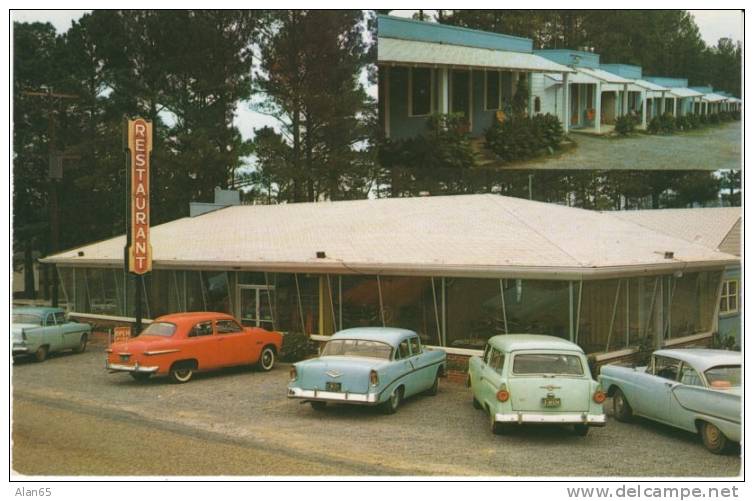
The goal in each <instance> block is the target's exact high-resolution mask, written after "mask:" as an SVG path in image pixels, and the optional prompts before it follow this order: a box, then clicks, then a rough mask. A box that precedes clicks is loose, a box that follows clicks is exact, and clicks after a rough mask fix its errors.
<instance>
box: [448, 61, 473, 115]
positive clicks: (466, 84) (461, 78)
mask: <svg viewBox="0 0 754 501" xmlns="http://www.w3.org/2000/svg"><path fill="white" fill-rule="evenodd" d="M450 111H451V112H452V113H460V114H462V115H463V116H464V117H465V118H466V122H467V124H468V125H467V126H468V127H469V129H468V130H471V72H470V71H459V70H451V78H450Z"/></svg>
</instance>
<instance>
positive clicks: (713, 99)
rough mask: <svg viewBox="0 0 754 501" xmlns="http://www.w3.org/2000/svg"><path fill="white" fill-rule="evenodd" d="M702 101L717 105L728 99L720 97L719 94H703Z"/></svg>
mask: <svg viewBox="0 0 754 501" xmlns="http://www.w3.org/2000/svg"><path fill="white" fill-rule="evenodd" d="M702 99H703V100H704V101H707V102H708V103H717V102H720V101H725V100H726V99H728V98H727V97H725V96H721V95H720V94H715V93H714V92H710V93H709V94H705V95H704V96H702Z"/></svg>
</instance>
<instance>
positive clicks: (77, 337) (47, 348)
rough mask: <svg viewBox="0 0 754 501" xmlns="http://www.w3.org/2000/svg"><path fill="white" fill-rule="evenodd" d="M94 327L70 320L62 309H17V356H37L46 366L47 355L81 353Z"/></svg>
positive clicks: (14, 329)
mask: <svg viewBox="0 0 754 501" xmlns="http://www.w3.org/2000/svg"><path fill="white" fill-rule="evenodd" d="M91 332H92V327H91V326H90V325H89V324H83V323H78V322H73V321H71V320H68V318H66V315H65V311H64V310H63V309H62V308H52V307H17V308H13V316H12V337H13V356H14V357H18V356H22V355H33V356H34V357H35V358H36V360H37V361H38V362H42V361H43V360H45V359H46V358H47V355H48V354H50V353H53V352H56V351H61V350H68V349H70V350H73V351H74V352H76V353H81V352H83V351H84V350H85V349H86V343H87V341H88V339H89V336H90V335H91Z"/></svg>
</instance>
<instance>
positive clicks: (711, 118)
mask: <svg viewBox="0 0 754 501" xmlns="http://www.w3.org/2000/svg"><path fill="white" fill-rule="evenodd" d="M709 123H711V124H713V125H717V124H719V123H720V114H719V113H713V114H711V115H710V116H709Z"/></svg>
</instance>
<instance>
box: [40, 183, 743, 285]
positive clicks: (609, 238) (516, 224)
mask: <svg viewBox="0 0 754 501" xmlns="http://www.w3.org/2000/svg"><path fill="white" fill-rule="evenodd" d="M150 234H151V243H152V249H153V265H154V267H155V268H156V269H160V268H162V269H224V270H229V269H247V270H268V271H291V272H292V271H295V272H301V273H309V272H311V273H345V274H348V273H384V274H393V275H405V274H409V275H424V276H426V275H444V276H477V277H489V276H499V277H506V276H507V277H510V276H516V277H524V276H525V277H528V278H549V279H552V278H555V277H557V278H561V279H568V278H572V279H578V278H580V277H583V276H597V275H599V276H602V277H607V276H621V275H629V274H630V275H635V274H652V273H661V272H664V271H669V270H675V269H683V268H685V269H689V268H715V267H723V266H725V265H726V264H731V263H737V262H738V261H737V260H736V258H735V256H731V255H729V254H725V253H721V252H718V251H715V250H713V249H710V248H709V247H706V246H704V245H700V244H697V243H693V242H689V241H687V240H684V239H681V238H676V237H673V236H670V235H668V234H666V233H663V232H660V231H656V230H654V229H651V228H648V227H646V226H642V225H640V224H636V223H634V222H631V221H627V220H625V219H622V218H620V217H618V216H617V213H615V212H595V211H590V210H584V209H576V208H572V207H566V206H562V205H556V204H549V203H542V202H534V201H530V200H525V199H521V198H513V197H504V196H499V195H493V194H485V195H455V196H436V197H416V198H389V199H369V200H351V201H342V202H318V203H296V204H281V205H241V206H232V207H227V208H225V209H220V210H217V211H214V212H210V213H207V214H204V215H201V216H197V217H193V218H190V217H186V218H182V219H178V220H175V221H171V222H169V223H165V224H162V225H159V226H154V227H153V228H152V229H151V231H150ZM125 242H126V240H125V236H120V237H115V238H111V239H109V240H105V241H102V242H97V243H93V244H89V245H85V246H82V247H79V248H76V249H71V250H68V251H65V252H61V253H58V254H56V255H54V256H50V257H47V258H45V259H43V260H42V261H43V262H47V263H58V264H61V265H75V266H122V263H123V247H124V245H125ZM318 251H323V252H325V253H326V256H325V257H324V258H317V255H316V254H317V252H318ZM668 252H669V253H672V256H670V254H668V255H667V256H666V253H668Z"/></svg>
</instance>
